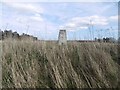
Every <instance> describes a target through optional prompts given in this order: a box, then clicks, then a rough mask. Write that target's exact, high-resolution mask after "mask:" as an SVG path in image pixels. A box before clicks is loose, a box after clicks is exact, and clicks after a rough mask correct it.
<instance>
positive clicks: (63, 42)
mask: <svg viewBox="0 0 120 90" xmlns="http://www.w3.org/2000/svg"><path fill="white" fill-rule="evenodd" d="M58 43H59V45H66V44H67V36H66V30H60V31H59V37H58Z"/></svg>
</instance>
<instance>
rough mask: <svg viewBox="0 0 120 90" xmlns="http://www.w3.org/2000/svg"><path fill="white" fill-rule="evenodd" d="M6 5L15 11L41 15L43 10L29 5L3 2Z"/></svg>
mask: <svg viewBox="0 0 120 90" xmlns="http://www.w3.org/2000/svg"><path fill="white" fill-rule="evenodd" d="M4 3H5V4H6V5H8V6H11V7H13V8H15V9H17V10H21V11H22V12H23V11H27V12H34V13H43V12H44V10H43V8H42V7H40V6H37V5H34V4H31V3H15V2H13V3H12V2H4Z"/></svg>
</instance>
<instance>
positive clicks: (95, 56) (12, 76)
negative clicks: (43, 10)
mask: <svg viewBox="0 0 120 90" xmlns="http://www.w3.org/2000/svg"><path fill="white" fill-rule="evenodd" d="M2 49H3V53H2V68H3V69H2V70H3V73H2V75H3V77H2V87H3V88H51V89H52V88H116V87H119V86H120V85H119V84H120V81H119V77H118V76H119V74H120V72H118V70H119V69H120V66H119V64H118V63H117V56H118V55H117V54H118V53H117V45H115V44H111V43H97V42H94V43H90V42H81V43H80V42H79V43H78V42H74V43H72V42H69V43H68V44H67V46H59V45H58V44H57V42H47V41H28V40H27V41H24V40H23V41H16V40H11V41H8V40H6V41H3V43H2Z"/></svg>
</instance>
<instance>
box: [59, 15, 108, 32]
mask: <svg viewBox="0 0 120 90" xmlns="http://www.w3.org/2000/svg"><path fill="white" fill-rule="evenodd" d="M108 24H109V22H108V19H107V18H106V17H103V16H98V15H93V16H87V17H74V18H72V19H70V20H68V22H67V23H65V24H64V25H63V26H60V28H64V29H67V30H69V31H71V30H72V31H75V30H78V29H79V30H83V29H88V27H89V26H90V25H98V26H106V25H108Z"/></svg>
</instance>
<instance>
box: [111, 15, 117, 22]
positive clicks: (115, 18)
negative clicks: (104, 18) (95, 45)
mask: <svg viewBox="0 0 120 90" xmlns="http://www.w3.org/2000/svg"><path fill="white" fill-rule="evenodd" d="M109 19H110V20H112V21H117V20H118V15H115V16H111V17H110V18H109Z"/></svg>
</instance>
